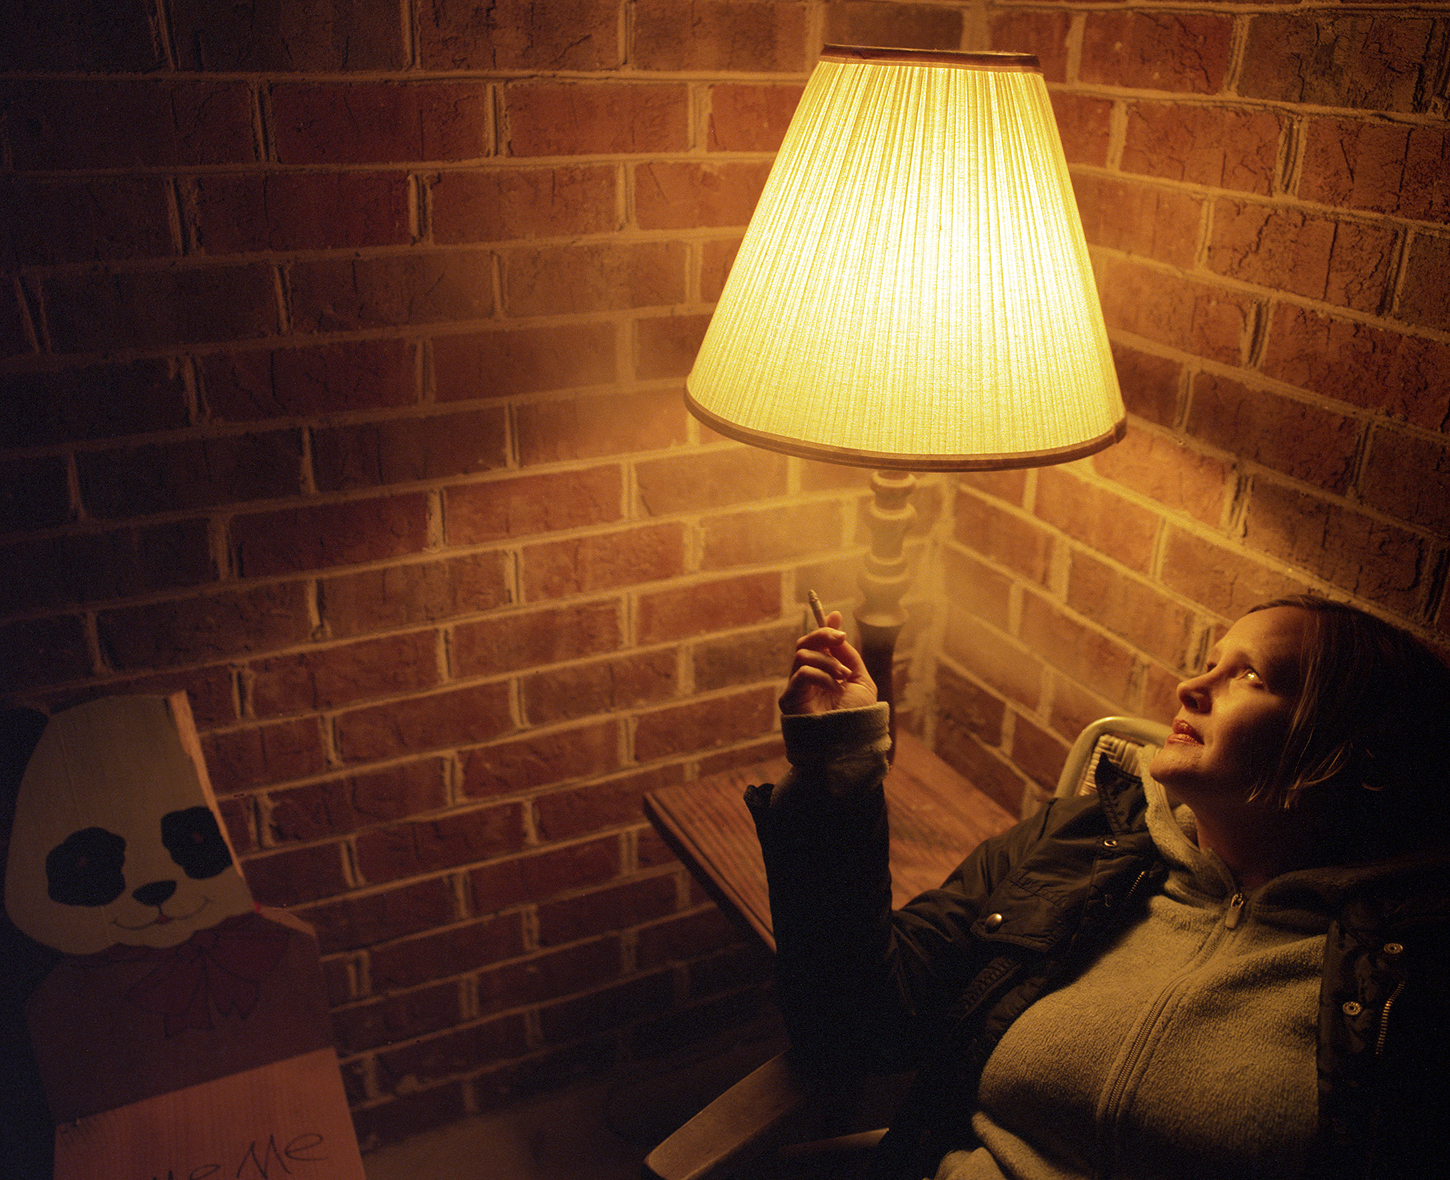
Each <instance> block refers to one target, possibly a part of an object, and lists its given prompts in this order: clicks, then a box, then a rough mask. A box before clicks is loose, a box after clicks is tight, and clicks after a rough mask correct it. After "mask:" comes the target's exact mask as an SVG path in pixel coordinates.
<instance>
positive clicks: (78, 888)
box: [45, 828, 126, 906]
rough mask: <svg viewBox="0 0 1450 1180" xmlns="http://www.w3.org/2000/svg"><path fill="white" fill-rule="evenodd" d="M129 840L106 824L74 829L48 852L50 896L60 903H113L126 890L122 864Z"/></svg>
mask: <svg viewBox="0 0 1450 1180" xmlns="http://www.w3.org/2000/svg"><path fill="white" fill-rule="evenodd" d="M125 863H126V841H125V840H123V839H121V837H120V836H118V835H116V833H115V832H108V831H106V829H105V828H82V829H81V830H80V831H78V832H72V833H71V834H70V835H69V836H67V837H66V838H65V839H64V840H62V841H61V842H60V843H59V844H57V845H56V846H55V847H54V848H52V849H51V850H50V851H49V852H48V853H46V856H45V877H46V884H47V888H48V890H49V892H50V900H51V901H54V902H57V903H59V904H60V905H84V906H100V905H110V903H111V902H113V901H115V900H116V898H118V897H120V896H121V894H123V893H124V892H125V891H126V878H125V876H124V875H122V872H121V867H122V866H123V865H124V864H125Z"/></svg>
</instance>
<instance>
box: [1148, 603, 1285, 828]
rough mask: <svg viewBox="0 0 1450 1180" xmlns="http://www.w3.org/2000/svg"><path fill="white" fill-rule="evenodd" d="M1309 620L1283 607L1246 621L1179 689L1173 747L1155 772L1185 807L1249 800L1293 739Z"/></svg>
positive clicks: (1158, 757)
mask: <svg viewBox="0 0 1450 1180" xmlns="http://www.w3.org/2000/svg"><path fill="white" fill-rule="evenodd" d="M1309 622H1310V618H1309V612H1308V611H1306V610H1302V609H1301V608H1299V607H1294V606H1275V607H1270V608H1269V609H1268V610H1261V611H1255V612H1254V613H1253V614H1248V615H1245V616H1244V617H1243V618H1241V619H1240V620H1239V621H1238V622H1236V623H1235V624H1234V625H1233V626H1232V627H1230V628H1229V629H1228V631H1226V632H1225V633H1224V636H1223V638H1222V639H1221V640H1220V641H1219V642H1218V643H1217V644H1215V645H1214V647H1213V649H1212V650H1211V651H1210V652H1209V653H1208V664H1207V667H1206V668H1205V669H1204V671H1203V672H1202V673H1201V674H1200V675H1198V676H1194V677H1191V678H1190V679H1188V680H1185V681H1184V682H1183V683H1182V684H1180V685H1179V686H1178V700H1179V709H1178V714H1177V716H1176V717H1174V719H1173V733H1172V735H1171V736H1170V737H1169V739H1168V743H1167V745H1165V746H1164V747H1163V749H1161V750H1160V751H1159V752H1158V753H1157V754H1155V755H1154V757H1153V760H1152V762H1151V763H1150V764H1149V768H1148V769H1149V771H1150V773H1151V774H1152V775H1153V777H1154V778H1156V779H1157V780H1158V781H1159V782H1161V783H1162V784H1163V785H1164V786H1165V787H1168V788H1169V789H1170V790H1172V792H1173V794H1174V795H1175V796H1177V797H1178V798H1179V799H1181V800H1183V801H1184V802H1186V803H1188V804H1190V805H1192V804H1193V803H1194V801H1195V799H1197V800H1201V801H1204V802H1207V801H1209V800H1210V799H1216V800H1220V801H1224V802H1227V801H1230V800H1236V801H1237V800H1244V799H1246V798H1247V797H1248V795H1249V793H1250V792H1251V791H1252V790H1253V788H1254V786H1255V785H1256V784H1257V782H1258V779H1259V776H1260V775H1261V774H1262V773H1263V771H1264V769H1265V768H1266V767H1267V766H1270V765H1272V764H1273V762H1274V761H1275V760H1276V759H1277V758H1278V755H1279V752H1280V750H1281V749H1282V747H1283V744H1284V739H1285V737H1286V736H1287V734H1288V732H1289V720H1290V718H1291V717H1292V716H1293V713H1294V705H1295V702H1296V701H1297V700H1298V699H1299V690H1300V688H1301V685H1302V682H1303V667H1302V665H1303V660H1302V654H1303V650H1304V640H1305V636H1306V634H1307V628H1308V626H1309Z"/></svg>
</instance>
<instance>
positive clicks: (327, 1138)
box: [5, 694, 362, 1180]
mask: <svg viewBox="0 0 1450 1180" xmlns="http://www.w3.org/2000/svg"><path fill="white" fill-rule="evenodd" d="M5 908H6V912H7V914H8V915H9V918H10V920H11V922H13V923H14V925H15V926H16V927H18V928H19V929H20V930H21V931H22V932H23V933H25V934H26V935H28V936H29V937H30V938H32V939H34V940H35V941H37V942H39V943H41V944H43V945H44V946H47V947H50V948H52V949H53V950H55V951H59V952H61V957H60V958H59V959H58V960H57V962H56V964H55V966H54V967H53V968H52V970H51V971H50V973H49V974H48V975H47V976H46V977H45V979H44V980H43V981H42V982H41V984H40V985H39V987H38V988H37V989H36V991H35V992H34V994H33V995H32V996H31V997H30V1000H29V1003H28V1005H27V1008H26V1022H27V1025H28V1027H29V1031H30V1039H31V1043H32V1045H33V1047H34V1049H35V1056H36V1060H37V1063H38V1065H39V1070H40V1076H41V1080H42V1082H43V1085H44V1089H45V1095H46V1100H47V1102H48V1104H49V1106H50V1112H51V1115H52V1117H53V1118H54V1120H55V1121H56V1123H57V1130H56V1166H55V1174H56V1176H57V1178H61V1177H66V1176H75V1177H77V1178H79V1177H91V1176H98V1175H101V1174H103V1172H102V1170H98V1169H102V1168H103V1169H104V1174H107V1175H112V1174H114V1175H117V1176H121V1175H129V1174H132V1173H134V1175H136V1176H137V1177H151V1176H167V1175H172V1176H178V1177H180V1176H185V1177H194V1176H195V1177H200V1176H209V1175H218V1176H220V1175H229V1176H245V1175H247V1169H248V1167H252V1168H253V1170H254V1171H256V1172H257V1173H258V1174H259V1175H265V1174H266V1172H267V1170H268V1168H269V1167H276V1168H277V1169H278V1170H280V1171H284V1172H285V1173H286V1174H289V1175H292V1176H295V1177H300V1178H303V1180H305V1178H307V1177H316V1178H317V1180H331V1178H333V1177H349V1178H352V1177H356V1178H357V1180H361V1177H362V1166H361V1161H360V1158H359V1156H358V1152H357V1144H356V1140H355V1138H354V1136H353V1132H352V1126H351V1121H350V1119H349V1117H348V1113H347V1107H346V1102H345V1100H344V1097H343V1092H342V1086H341V1079H340V1076H339V1074H338V1070H337V1062H336V1057H335V1055H334V1053H333V1050H332V1042H331V1037H330V1029H329V1020H328V1012H327V1005H326V999H325V992H324V988H323V982H322V975H321V967H320V964H319V960H318V952H317V944H316V941H315V939H314V938H313V936H312V932H311V930H310V929H309V928H308V927H306V926H305V925H304V924H303V923H300V922H298V921H296V920H295V919H292V918H290V917H289V916H288V915H286V914H284V913H282V912H280V911H275V910H262V909H260V908H259V907H257V906H256V905H255V904H254V902H253V900H252V895H251V891H250V890H249V889H248V888H247V884H246V881H245V880H244V879H243V877H242V873H241V870H240V869H239V867H238V865H237V862H236V858H235V857H234V855H233V852H232V849H231V846H230V843H229V841H228V839H227V835H226V831H225V829H224V827H223V825H222V823H221V820H220V818H219V816H218V814H217V811H216V807H215V802H214V799H213V797H212V793H211V788H210V785H209V783H208V781H207V777H206V767H205V763H204V762H203V760H202V757H201V750H200V745H199V743H198V741H197V738H196V733H195V730H194V728H193V726H192V722H191V716H190V710H189V708H188V707H187V703H186V698H185V696H184V695H181V694H178V695H176V696H173V697H156V696H134V697H111V698H106V699H103V700H98V701H92V702H90V703H89V704H85V705H80V706H77V707H76V708H73V709H69V710H66V711H64V712H61V713H58V714H56V715H55V716H54V717H52V718H51V719H50V721H49V722H48V723H47V724H46V726H45V728H44V730H43V731H42V732H41V735H40V740H39V742H38V744H37V745H36V746H35V749H34V751H33V752H32V753H31V755H30V759H29V761H28V762H27V763H26V766H25V770H24V774H23V776H22V778H21V781H20V787H19V793H18V795H17V797H16V801H15V818H14V822H13V824H12V826H11V831H10V841H9V855H8V857H7V862H6V866H5ZM123 1160H124V1161H130V1163H129V1166H127V1167H123V1168H120V1169H119V1170H118V1168H117V1164H118V1162H120V1161H123ZM249 1161H250V1163H249ZM269 1161H270V1162H269ZM213 1169H215V1170H213Z"/></svg>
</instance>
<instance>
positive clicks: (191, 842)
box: [161, 807, 232, 879]
mask: <svg viewBox="0 0 1450 1180" xmlns="http://www.w3.org/2000/svg"><path fill="white" fill-rule="evenodd" d="M161 843H163V844H164V845H166V851H167V852H169V853H171V859H172V860H174V861H175V862H176V863H177V864H178V865H180V866H181V869H182V871H183V872H184V873H185V874H186V875H187V876H188V877H192V878H194V879H202V878H206V877H215V876H216V875H217V874H218V873H220V872H221V871H222V870H223V869H227V868H230V867H231V863H232V854H231V852H230V851H229V850H228V849H227V842H226V841H225V840H223V839H222V833H221V829H220V828H219V827H217V822H216V816H214V815H212V813H211V808H209V807H187V808H185V809H184V810H182V811H168V812H167V813H166V814H165V815H163V816H162V817H161Z"/></svg>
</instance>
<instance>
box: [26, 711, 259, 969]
mask: <svg viewBox="0 0 1450 1180" xmlns="http://www.w3.org/2000/svg"><path fill="white" fill-rule="evenodd" d="M198 761H199V756H198V755H195V754H194V753H189V752H188V750H187V748H186V744H185V743H184V742H183V740H182V738H181V734H180V732H179V729H178V726H177V722H176V718H175V717H174V716H173V714H172V711H171V702H168V700H167V699H166V698H163V697H112V698H108V699H105V700H100V701H93V702H91V703H89V704H86V705H80V706H77V707H76V708H74V709H68V710H66V711H65V712H63V713H59V714H57V715H56V716H54V717H52V718H51V720H50V722H49V724H48V725H47V726H46V728H45V731H44V733H43V734H42V735H41V739H40V743H39V744H38V745H37V747H36V749H35V752H34V753H33V754H32V755H31V759H30V762H29V764H28V765H27V766H26V770H25V776H24V778H23V779H22V782H21V787H20V795H19V798H18V800H17V805H16V816H15V824H14V827H13V828H12V831H11V839H10V857H9V862H8V864H7V866H6V874H5V906H6V910H7V912H8V913H9V915H10V919H11V921H13V922H14V923H15V924H16V925H17V926H18V927H20V929H21V930H23V931H25V933H27V934H29V935H30V936H31V937H32V938H35V939H36V940H38V941H40V942H42V943H45V944H46V945H47V946H51V947H54V948H55V949H57V950H60V951H63V952H65V953H67V954H72V955H81V954H93V953H95V952H98V951H102V950H105V949H106V948H108V947H110V946H114V945H116V944H122V945H133V946H150V947H157V948H165V947H171V946H176V945H178V944H180V943H182V942H184V941H186V939H188V938H190V937H191V936H192V935H193V934H194V933H196V932H197V931H198V930H203V929H206V928H207V927H209V926H213V925H215V924H216V923H218V922H220V921H222V920H223V919H225V918H228V917H232V916H235V915H237V914H242V913H248V912H250V911H251V910H252V909H253V905H252V897H251V893H250V891H249V890H248V889H247V885H246V882H245V881H244V880H243V878H242V875H241V872H240V871H239V869H238V868H237V865H236V862H235V860H234V859H233V857H232V851H231V848H230V846H229V845H228V843H227V840H226V836H225V834H224V833H223V831H222V828H221V825H220V823H219V822H218V820H217V816H216V812H215V811H214V810H213V809H212V807H211V806H210V805H209V798H208V796H209V792H208V791H207V790H206V788H205V786H204V785H203V781H202V778H201V775H203V774H204V773H205V770H204V768H202V769H200V770H199V768H198V765H197V763H198Z"/></svg>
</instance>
